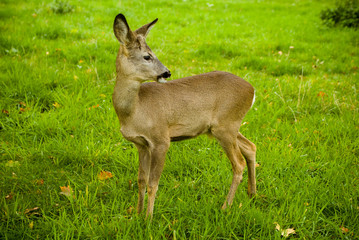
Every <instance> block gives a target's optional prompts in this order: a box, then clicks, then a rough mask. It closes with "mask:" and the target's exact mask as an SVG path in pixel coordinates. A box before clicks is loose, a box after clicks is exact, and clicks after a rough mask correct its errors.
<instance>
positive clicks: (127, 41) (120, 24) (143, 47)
mask: <svg viewBox="0 0 359 240" xmlns="http://www.w3.org/2000/svg"><path fill="white" fill-rule="evenodd" d="M157 20H158V19H157V18H156V19H155V20H154V21H152V22H150V23H148V24H146V25H144V26H142V27H140V28H139V29H137V30H136V31H131V29H130V27H129V25H128V23H127V21H126V18H125V16H124V15H122V14H118V15H117V16H116V18H115V21H114V24H113V31H114V33H115V36H116V38H117V39H118V41H119V42H120V43H121V47H120V50H119V53H118V55H117V62H116V63H117V68H116V69H117V74H118V75H124V76H131V79H132V80H136V81H140V82H143V81H148V80H153V81H158V82H165V81H166V80H164V79H165V78H169V77H170V76H171V73H170V71H169V70H168V69H167V68H166V67H165V66H164V65H163V64H162V63H161V62H160V61H159V60H158V58H157V57H156V55H155V54H154V53H153V52H152V51H151V49H150V47H149V46H148V45H147V43H146V37H147V34H148V33H149V31H150V30H151V28H152V27H153V25H154V24H155V23H156V22H157Z"/></svg>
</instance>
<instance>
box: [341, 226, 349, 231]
mask: <svg viewBox="0 0 359 240" xmlns="http://www.w3.org/2000/svg"><path fill="white" fill-rule="evenodd" d="M340 229H341V230H342V233H348V232H349V229H348V228H346V227H343V226H341V227H340Z"/></svg>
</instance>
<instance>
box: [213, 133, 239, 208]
mask: <svg viewBox="0 0 359 240" xmlns="http://www.w3.org/2000/svg"><path fill="white" fill-rule="evenodd" d="M212 134H213V136H214V137H215V138H216V139H217V140H218V142H219V143H220V144H221V146H222V148H223V149H224V151H225V152H226V155H227V157H228V158H229V160H230V162H231V165H232V171H233V179H232V184H231V187H230V189H229V192H228V195H227V199H226V201H225V202H224V204H223V206H222V209H226V208H227V206H231V205H232V203H233V199H234V196H235V193H236V190H237V188H238V185H239V184H240V183H241V182H242V177H243V170H244V168H245V166H246V161H245V160H244V158H243V156H242V153H241V150H240V147H239V144H238V141H237V132H236V131H228V129H215V130H214V129H212Z"/></svg>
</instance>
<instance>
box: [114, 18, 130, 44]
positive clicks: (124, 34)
mask: <svg viewBox="0 0 359 240" xmlns="http://www.w3.org/2000/svg"><path fill="white" fill-rule="evenodd" d="M113 32H114V33H115V36H116V38H117V39H118V41H120V43H122V44H124V45H127V44H128V43H130V42H132V41H133V40H134V35H133V33H132V31H131V29H130V27H129V26H128V23H127V21H126V18H125V16H124V15H123V14H121V13H120V14H118V15H117V16H116V17H115V21H114V23H113Z"/></svg>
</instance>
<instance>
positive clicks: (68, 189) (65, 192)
mask: <svg viewBox="0 0 359 240" xmlns="http://www.w3.org/2000/svg"><path fill="white" fill-rule="evenodd" d="M60 189H61V192H60V194H62V195H65V196H66V197H71V196H72V192H73V191H72V189H71V187H70V186H67V187H66V186H64V187H60Z"/></svg>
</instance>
